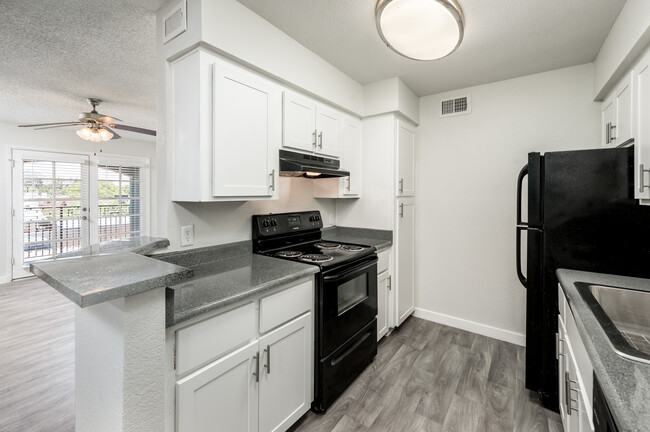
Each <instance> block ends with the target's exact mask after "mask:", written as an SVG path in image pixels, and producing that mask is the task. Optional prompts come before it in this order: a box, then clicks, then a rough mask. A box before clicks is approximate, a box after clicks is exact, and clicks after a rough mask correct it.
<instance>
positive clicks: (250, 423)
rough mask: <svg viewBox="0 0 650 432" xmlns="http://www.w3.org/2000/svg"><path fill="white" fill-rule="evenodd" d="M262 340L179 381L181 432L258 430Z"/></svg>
mask: <svg viewBox="0 0 650 432" xmlns="http://www.w3.org/2000/svg"><path fill="white" fill-rule="evenodd" d="M257 352H258V342H257V340H255V341H254V342H251V343H249V344H248V345H246V346H245V347H243V348H240V349H239V350H237V351H235V352H233V353H231V354H228V355H226V356H224V357H222V358H221V359H219V360H217V361H215V362H214V363H211V364H209V365H208V366H206V367H204V368H203V369H199V370H198V371H196V372H195V373H193V374H191V375H189V376H188V377H186V378H183V379H182V380H180V381H178V383H177V384H176V422H177V430H178V431H179V432H202V431H205V432H208V431H210V432H212V431H215V430H220V431H221V430H223V431H229V432H256V431H257V430H258V423H257V421H258V418H257V414H258V389H259V383H257V382H256V379H255V376H254V375H253V373H254V372H255V367H256V360H255V358H254V357H255V355H256V354H257Z"/></svg>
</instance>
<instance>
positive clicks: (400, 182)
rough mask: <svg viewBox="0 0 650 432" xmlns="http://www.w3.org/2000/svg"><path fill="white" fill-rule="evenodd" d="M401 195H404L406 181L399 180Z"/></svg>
mask: <svg viewBox="0 0 650 432" xmlns="http://www.w3.org/2000/svg"><path fill="white" fill-rule="evenodd" d="M399 193H404V179H403V178H401V179H399Z"/></svg>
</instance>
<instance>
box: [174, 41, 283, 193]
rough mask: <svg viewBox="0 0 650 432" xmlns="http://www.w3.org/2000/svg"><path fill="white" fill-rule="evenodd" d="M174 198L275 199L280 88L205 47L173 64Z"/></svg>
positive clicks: (280, 101) (280, 111)
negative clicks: (206, 49) (208, 50)
mask: <svg viewBox="0 0 650 432" xmlns="http://www.w3.org/2000/svg"><path fill="white" fill-rule="evenodd" d="M168 82H169V85H170V88H171V91H170V99H169V102H170V108H171V109H170V112H171V119H170V120H171V122H170V132H171V133H170V135H171V138H172V139H171V153H172V164H173V169H172V172H173V182H172V183H173V186H172V188H173V189H172V199H173V200H174V201H244V200H255V199H277V197H278V192H277V187H276V185H277V182H278V148H279V146H280V142H281V139H282V117H281V116H282V100H281V96H280V95H281V89H280V87H279V86H278V85H277V84H275V83H274V82H272V81H271V80H269V79H266V78H264V77H263V76H261V75H259V74H257V73H255V72H253V71H250V70H248V69H245V68H243V67H241V66H239V65H236V64H234V63H231V62H229V61H227V60H225V59H223V58H221V57H218V56H216V55H214V54H212V53H209V52H207V51H205V50H203V49H197V50H195V51H193V52H191V53H189V54H187V55H185V56H183V57H182V58H180V59H179V60H176V61H175V62H173V63H172V64H171V74H170V79H169V81H168Z"/></svg>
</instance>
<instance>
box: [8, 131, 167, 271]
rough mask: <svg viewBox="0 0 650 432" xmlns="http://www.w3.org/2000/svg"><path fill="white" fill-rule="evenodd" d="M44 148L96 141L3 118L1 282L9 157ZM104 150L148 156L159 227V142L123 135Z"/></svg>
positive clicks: (81, 146)
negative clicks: (157, 184)
mask: <svg viewBox="0 0 650 432" xmlns="http://www.w3.org/2000/svg"><path fill="white" fill-rule="evenodd" d="M12 148H16V149H29V150H42V151H48V152H64V153H79V154H91V155H92V154H93V151H95V148H96V147H95V144H94V143H90V142H88V141H84V140H82V139H81V138H79V137H78V136H77V135H76V134H75V132H74V130H67V131H64V130H38V131H37V130H33V129H28V128H24V129H22V128H18V127H17V126H16V125H14V124H9V123H2V122H0V155H2V167H3V168H2V169H0V209H1V210H0V283H4V282H8V280H9V277H10V274H11V263H10V260H11V170H10V169H9V167H10V165H9V162H8V160H9V159H10V157H11V149H12ZM101 149H102V150H103V151H102V154H104V155H120V156H140V157H148V158H149V160H150V164H151V183H152V185H151V209H152V212H151V218H152V220H151V231H152V233H153V232H155V231H156V212H155V211H153V210H154V209H155V208H156V185H155V183H156V182H155V179H156V169H155V165H156V144H155V143H154V142H150V141H139V140H134V139H128V138H122V139H119V140H111V141H109V142H107V143H103V144H102V145H101Z"/></svg>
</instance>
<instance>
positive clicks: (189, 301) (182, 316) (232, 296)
mask: <svg viewBox="0 0 650 432" xmlns="http://www.w3.org/2000/svg"><path fill="white" fill-rule="evenodd" d="M251 246H252V245H251V242H250V241H243V242H238V243H230V244H225V245H220V246H211V247H206V248H199V249H192V250H189V251H181V252H171V253H166V254H160V255H154V256H153V257H154V258H156V259H159V260H162V261H166V262H168V263H173V264H179V265H183V266H187V267H188V268H190V269H191V270H192V271H193V273H194V277H192V278H191V279H189V280H186V281H182V282H180V283H177V284H172V285H169V286H168V288H167V317H166V325H167V327H171V326H173V325H176V324H178V323H181V322H183V321H186V320H188V319H190V318H193V317H196V316H199V315H201V314H204V313H206V312H209V311H213V310H216V309H219V308H222V307H224V306H228V305H231V304H235V303H238V302H241V301H244V300H246V299H247V298H249V297H252V296H255V295H257V294H261V293H264V292H266V291H269V290H272V289H274V288H277V287H280V286H282V285H286V284H289V283H291V282H293V281H297V280H299V279H303V278H306V277H310V276H313V275H314V274H315V273H318V271H319V270H318V266H314V265H310V264H304V263H298V262H294V261H288V260H282V259H278V258H272V257H267V256H263V255H257V254H254V253H253V252H252V249H251Z"/></svg>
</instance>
